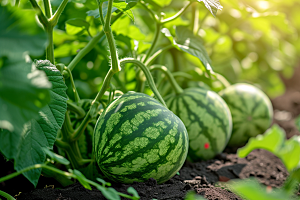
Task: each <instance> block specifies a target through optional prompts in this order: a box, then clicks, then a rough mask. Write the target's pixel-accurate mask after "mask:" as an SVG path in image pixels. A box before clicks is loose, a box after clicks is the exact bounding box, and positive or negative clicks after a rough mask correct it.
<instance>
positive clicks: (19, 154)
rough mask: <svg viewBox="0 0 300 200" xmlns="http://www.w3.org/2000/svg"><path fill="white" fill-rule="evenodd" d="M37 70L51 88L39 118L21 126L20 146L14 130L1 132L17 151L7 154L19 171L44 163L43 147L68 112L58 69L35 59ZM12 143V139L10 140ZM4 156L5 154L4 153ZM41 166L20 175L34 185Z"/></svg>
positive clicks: (52, 142) (52, 137) (54, 133)
mask: <svg viewBox="0 0 300 200" xmlns="http://www.w3.org/2000/svg"><path fill="white" fill-rule="evenodd" d="M36 66H37V68H38V69H40V70H42V71H44V72H45V73H46V75H47V76H48V79H49V81H50V82H51V83H52V89H51V91H50V96H51V101H50V103H48V105H46V106H45V107H43V108H42V109H41V110H40V111H39V118H38V119H32V120H31V121H29V122H28V123H26V124H25V125H24V128H23V132H22V133H21V136H22V137H21V139H20V141H19V145H16V146H14V144H13V143H12V139H15V138H17V139H18V138H20V137H17V136H16V134H17V133H15V132H12V133H8V131H6V132H4V133H5V134H3V133H1V135H0V136H1V137H2V136H3V139H5V141H4V140H1V143H2V144H6V145H7V144H11V147H10V149H13V148H15V149H16V151H15V152H14V153H13V154H12V155H10V156H13V157H12V158H13V159H14V160H15V166H14V167H15V170H17V171H20V170H22V169H23V168H25V167H28V166H31V165H34V164H37V163H43V162H44V161H45V159H46V155H45V153H44V152H43V150H42V147H46V148H49V149H52V148H53V145H54V142H55V139H56V136H57V131H58V130H59V129H60V128H61V127H62V124H63V121H64V116H65V113H66V111H67V95H66V89H67V87H66V85H65V83H64V81H63V77H62V75H61V73H60V72H59V71H58V69H57V68H56V67H55V66H54V65H52V64H51V63H50V61H47V60H45V61H37V62H36ZM13 142H14V141H13ZM0 146H1V147H2V146H3V145H0ZM5 156H6V155H5ZM40 174H41V169H34V170H31V171H28V172H25V173H24V174H23V175H24V176H25V177H26V178H27V179H28V180H29V181H30V182H31V183H32V184H33V185H34V186H36V185H37V182H38V179H39V176H40Z"/></svg>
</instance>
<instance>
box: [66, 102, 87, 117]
mask: <svg viewBox="0 0 300 200" xmlns="http://www.w3.org/2000/svg"><path fill="white" fill-rule="evenodd" d="M67 105H68V110H69V111H72V112H74V113H76V115H77V118H78V119H81V118H83V117H84V116H85V111H84V110H83V108H81V107H79V106H77V105H76V104H75V103H72V102H70V101H67Z"/></svg>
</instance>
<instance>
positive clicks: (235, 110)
mask: <svg viewBox="0 0 300 200" xmlns="http://www.w3.org/2000/svg"><path fill="white" fill-rule="evenodd" d="M220 95H221V97H222V98H223V99H224V100H225V101H226V103H227V105H228V107H229V109H230V111H231V115H232V123H233V128H232V136H231V138H230V140H229V142H228V146H242V145H244V144H246V142H247V141H248V139H249V138H250V137H255V136H257V135H258V134H262V133H264V132H265V131H266V130H267V129H268V128H269V127H270V125H271V123H272V117H273V109H272V104H271V101H270V99H269V98H268V97H267V95H266V94H264V93H263V92H262V91H261V90H259V89H258V88H256V87H254V86H253V85H249V84H244V83H239V84H235V85H231V86H229V87H227V88H226V89H224V90H222V91H221V92H220Z"/></svg>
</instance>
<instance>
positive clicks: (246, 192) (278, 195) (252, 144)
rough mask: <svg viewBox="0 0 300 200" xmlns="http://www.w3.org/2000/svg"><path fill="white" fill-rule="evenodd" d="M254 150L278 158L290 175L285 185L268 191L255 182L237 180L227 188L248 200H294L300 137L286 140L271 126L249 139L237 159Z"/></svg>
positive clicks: (299, 159) (239, 150)
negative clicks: (262, 133) (261, 199)
mask: <svg viewBox="0 0 300 200" xmlns="http://www.w3.org/2000/svg"><path fill="white" fill-rule="evenodd" d="M254 149H265V150H268V151H270V152H272V153H273V154H274V155H276V156H277V157H279V158H280V159H281V160H282V162H283V164H284V165H285V166H286V168H287V170H288V171H289V173H290V175H289V177H288V178H287V180H286V182H285V184H284V185H283V187H282V188H279V189H272V188H271V189H270V188H269V189H268V188H267V187H265V186H262V185H261V184H259V183H258V182H257V181H256V180H253V179H249V180H238V181H232V182H231V183H229V188H230V189H231V190H233V191H234V192H235V193H236V194H238V195H240V196H241V197H243V198H245V199H249V200H254V199H258V198H263V199H270V200H271V199H295V198H294V197H293V195H294V192H295V189H296V186H297V184H298V183H299V181H300V176H299V175H300V174H299V170H300V168H299V162H300V156H299V155H300V137H299V136H293V137H292V138H290V139H288V140H286V139H285V132H284V130H283V129H281V128H280V127H279V126H278V125H273V126H272V127H271V128H270V129H268V130H267V131H266V132H265V133H264V135H258V136H256V138H250V140H249V142H248V143H247V144H246V145H245V146H244V147H242V148H240V149H238V152H237V154H238V156H239V157H242V158H243V157H246V156H247V155H248V154H249V153H250V152H251V151H252V150H254Z"/></svg>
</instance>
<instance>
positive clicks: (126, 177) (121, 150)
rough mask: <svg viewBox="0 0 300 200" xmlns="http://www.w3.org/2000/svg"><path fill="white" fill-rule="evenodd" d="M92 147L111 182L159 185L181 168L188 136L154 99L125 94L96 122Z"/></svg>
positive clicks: (169, 113) (100, 166) (179, 123)
mask: <svg viewBox="0 0 300 200" xmlns="http://www.w3.org/2000/svg"><path fill="white" fill-rule="evenodd" d="M93 147H94V152H95V157H96V161H97V163H98V166H99V168H100V169H101V171H102V172H103V174H105V176H106V177H107V178H108V179H110V180H112V181H115V182H121V183H132V182H134V181H137V182H143V181H146V180H148V179H149V178H154V179H156V181H157V183H158V184H160V183H163V182H165V181H167V180H169V179H170V178H171V177H173V176H174V175H175V174H176V173H177V172H178V170H179V169H180V168H181V167H182V165H183V163H184V161H185V160H186V156H187V151H188V134H187V130H186V128H185V126H184V124H183V123H182V121H181V120H180V119H179V118H178V117H177V116H176V115H175V114H174V113H172V112H171V111H170V110H168V109H167V108H166V107H164V106H163V105H162V104H160V103H159V102H158V101H157V100H155V99H154V98H152V97H150V96H148V95H146V94H143V93H136V92H128V93H126V94H124V95H122V96H120V97H119V98H117V99H116V100H115V101H113V102H112V103H111V104H110V105H109V106H108V107H107V108H106V109H105V110H104V112H103V113H102V114H101V115H100V117H99V118H98V120H97V123H96V126H95V130H94V136H93Z"/></svg>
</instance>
